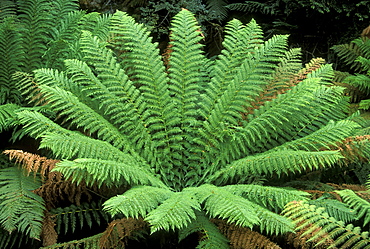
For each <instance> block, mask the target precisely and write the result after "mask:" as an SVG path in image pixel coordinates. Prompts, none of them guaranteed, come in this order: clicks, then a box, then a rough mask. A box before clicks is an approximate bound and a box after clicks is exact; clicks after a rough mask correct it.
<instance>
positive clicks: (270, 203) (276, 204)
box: [221, 184, 309, 212]
mask: <svg viewBox="0 0 370 249" xmlns="http://www.w3.org/2000/svg"><path fill="white" fill-rule="evenodd" d="M221 188H222V189H225V190H227V191H229V192H231V193H232V194H234V195H239V196H242V197H244V198H246V199H248V200H249V201H251V202H254V203H256V204H258V205H260V206H262V207H265V208H267V209H269V210H272V211H275V212H281V211H282V210H283V208H284V207H285V205H286V204H287V203H288V202H291V201H300V200H307V197H308V196H309V194H308V193H306V192H303V191H299V190H296V189H293V188H281V187H270V186H260V185H247V184H236V185H227V186H224V187H221Z"/></svg>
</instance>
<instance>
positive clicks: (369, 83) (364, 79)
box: [344, 70, 370, 94]
mask: <svg viewBox="0 0 370 249" xmlns="http://www.w3.org/2000/svg"><path fill="white" fill-rule="evenodd" d="M369 72H370V70H369ZM344 83H347V84H349V85H351V86H355V87H357V88H358V89H359V90H360V91H362V92H364V93H366V94H369V93H370V77H369V76H368V75H365V74H355V75H350V76H348V77H347V78H346V79H345V80H344Z"/></svg>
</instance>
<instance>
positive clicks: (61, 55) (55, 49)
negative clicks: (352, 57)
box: [43, 11, 86, 69]
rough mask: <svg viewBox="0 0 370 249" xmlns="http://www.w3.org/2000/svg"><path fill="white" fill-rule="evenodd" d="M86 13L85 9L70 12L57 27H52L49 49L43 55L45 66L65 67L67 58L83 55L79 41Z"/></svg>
mask: <svg viewBox="0 0 370 249" xmlns="http://www.w3.org/2000/svg"><path fill="white" fill-rule="evenodd" d="M85 15H86V13H85V12H84V11H73V12H68V13H66V14H65V16H63V17H62V18H61V19H60V22H59V23H58V24H57V25H56V26H55V27H52V29H51V31H50V35H51V39H50V41H49V43H48V49H47V50H46V51H45V54H44V56H43V58H44V60H45V67H48V68H57V69H64V63H63V61H64V60H65V59H71V58H79V57H81V55H80V54H79V51H78V47H77V46H78V44H77V41H78V39H79V35H80V33H81V32H80V29H81V28H82V27H81V25H80V23H81V21H82V19H83V18H84V17H85Z"/></svg>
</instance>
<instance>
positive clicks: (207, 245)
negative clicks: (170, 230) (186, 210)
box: [179, 210, 229, 249]
mask: <svg viewBox="0 0 370 249" xmlns="http://www.w3.org/2000/svg"><path fill="white" fill-rule="evenodd" d="M195 215H196V219H194V220H193V221H192V222H191V223H190V224H189V225H188V226H187V227H185V228H183V229H180V231H179V241H181V240H183V239H184V238H186V237H187V236H188V235H190V234H192V233H196V232H200V233H201V236H200V243H199V245H198V246H197V249H198V248H199V249H213V248H218V249H228V248H229V244H228V240H227V238H225V236H224V235H223V234H222V233H221V232H220V230H219V229H218V228H217V226H216V225H215V224H213V223H212V222H211V221H210V220H209V219H208V217H206V215H205V214H204V213H202V212H199V211H197V210H196V211H195Z"/></svg>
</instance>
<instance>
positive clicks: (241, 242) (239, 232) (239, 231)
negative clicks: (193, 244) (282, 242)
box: [212, 219, 281, 249]
mask: <svg viewBox="0 0 370 249" xmlns="http://www.w3.org/2000/svg"><path fill="white" fill-rule="evenodd" d="M212 222H213V223H215V224H216V225H217V227H218V229H220V231H221V232H222V233H223V234H224V235H225V236H226V238H228V240H229V241H230V247H231V248H232V249H245V248H255V249H258V248H269V249H281V247H280V246H278V245H277V244H275V243H274V242H272V241H270V240H269V239H268V238H267V237H266V236H264V235H262V234H260V233H258V232H254V231H252V230H250V229H249V228H247V227H240V226H237V225H235V224H229V223H227V222H226V221H224V220H220V219H212Z"/></svg>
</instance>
